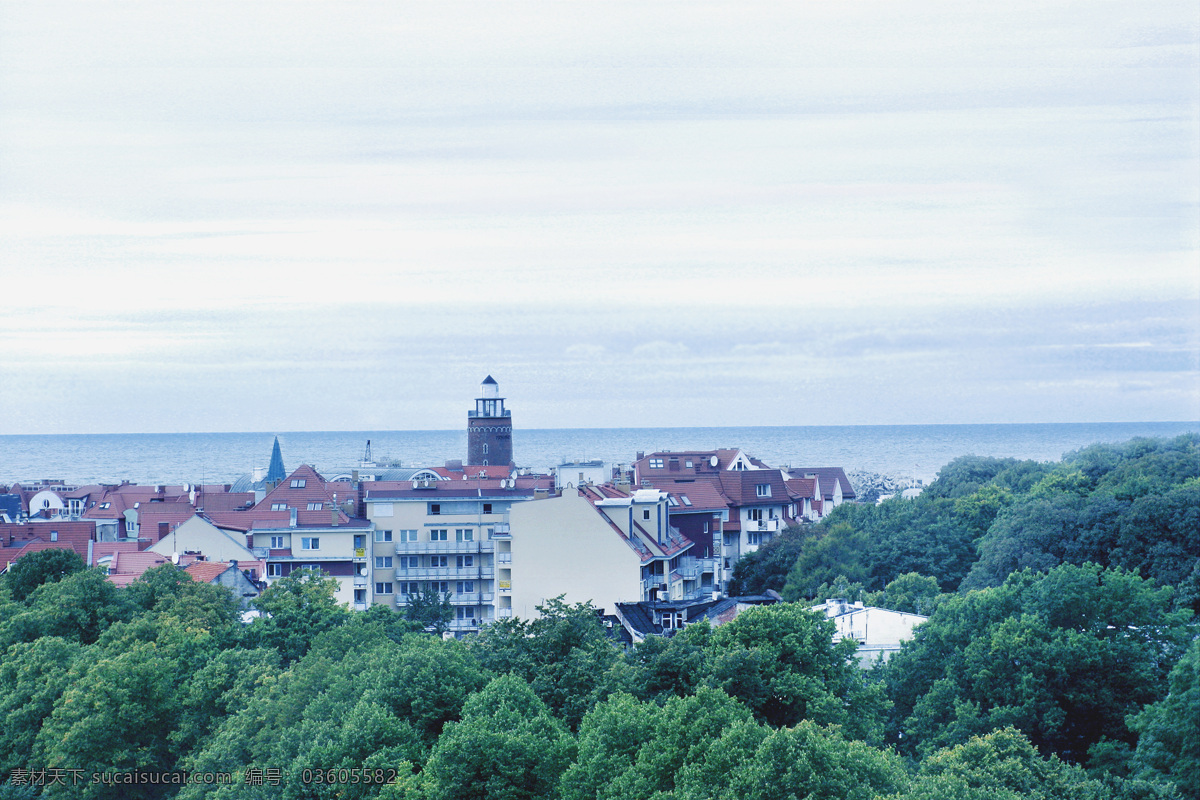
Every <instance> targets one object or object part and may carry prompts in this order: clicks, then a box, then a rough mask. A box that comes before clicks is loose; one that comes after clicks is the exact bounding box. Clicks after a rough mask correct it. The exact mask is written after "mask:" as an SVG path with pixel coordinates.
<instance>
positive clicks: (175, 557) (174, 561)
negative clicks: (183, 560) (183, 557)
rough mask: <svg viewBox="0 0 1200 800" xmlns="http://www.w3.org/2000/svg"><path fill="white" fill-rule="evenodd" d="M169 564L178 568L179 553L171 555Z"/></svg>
mask: <svg viewBox="0 0 1200 800" xmlns="http://www.w3.org/2000/svg"><path fill="white" fill-rule="evenodd" d="M171 563H172V564H174V565H175V566H177V567H178V566H179V553H171Z"/></svg>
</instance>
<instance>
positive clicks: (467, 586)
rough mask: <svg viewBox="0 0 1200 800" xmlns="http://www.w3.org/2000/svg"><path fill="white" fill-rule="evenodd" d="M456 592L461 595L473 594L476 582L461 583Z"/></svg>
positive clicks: (456, 586)
mask: <svg viewBox="0 0 1200 800" xmlns="http://www.w3.org/2000/svg"><path fill="white" fill-rule="evenodd" d="M454 590H455V591H456V592H458V593H459V594H471V593H472V592H474V591H475V581H459V582H458V583H457V584H455V586H454Z"/></svg>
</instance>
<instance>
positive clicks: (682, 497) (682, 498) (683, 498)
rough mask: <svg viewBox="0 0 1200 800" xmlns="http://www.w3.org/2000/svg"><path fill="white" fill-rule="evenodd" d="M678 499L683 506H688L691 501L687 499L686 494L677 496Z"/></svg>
mask: <svg viewBox="0 0 1200 800" xmlns="http://www.w3.org/2000/svg"><path fill="white" fill-rule="evenodd" d="M679 499H680V500H682V501H683V504H684V505H685V506H690V505H691V504H692V501H691V500H690V499H689V498H688V496H687V495H686V494H681V495H679Z"/></svg>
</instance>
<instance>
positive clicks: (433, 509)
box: [429, 503, 442, 517]
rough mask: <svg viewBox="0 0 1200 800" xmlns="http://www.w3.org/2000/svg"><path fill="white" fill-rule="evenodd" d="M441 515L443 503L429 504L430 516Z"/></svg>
mask: <svg viewBox="0 0 1200 800" xmlns="http://www.w3.org/2000/svg"><path fill="white" fill-rule="evenodd" d="M441 513H442V504H441V503H430V504H429V516H431V517H436V516H438V515H440V514H441Z"/></svg>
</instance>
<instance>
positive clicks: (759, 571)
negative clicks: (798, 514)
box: [729, 525, 818, 597]
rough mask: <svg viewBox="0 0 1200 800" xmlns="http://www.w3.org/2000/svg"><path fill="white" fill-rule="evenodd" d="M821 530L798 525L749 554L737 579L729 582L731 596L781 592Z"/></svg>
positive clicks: (741, 561)
mask: <svg viewBox="0 0 1200 800" xmlns="http://www.w3.org/2000/svg"><path fill="white" fill-rule="evenodd" d="M816 530H818V528H817V527H816V526H813V525H795V526H791V527H788V528H784V529H783V531H781V532H780V534H779V535H778V536H776V537H775V538H773V539H772V540H771V541H769V542H767V543H766V544H765V545H763V546H762V547H760V548H758V549H757V550H755V551H754V552H752V553H747V554H746V555H744V556H742V557H741V558H739V559H738V560H737V563H735V564H734V565H733V576H732V577H731V578H730V581H729V594H730V596H732V597H737V596H739V595H751V594H762V593H763V592H765V591H766V590H768V589H773V590H775V591H777V592H778V591H780V590H781V589H783V585H784V584H785V583H786V582H787V576H788V573H789V572H790V571H791V569H792V565H793V564H795V563H796V559H797V558H798V557H799V556H800V553H801V551H802V550H803V548H804V545H805V542H807V541H808V539H809V538H811V537H812V536H813V535H814V532H815V531H816Z"/></svg>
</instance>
